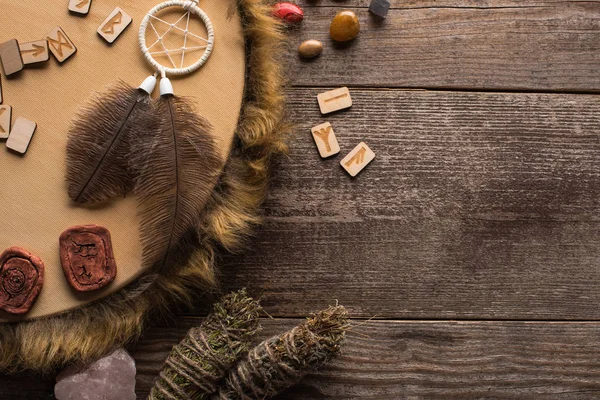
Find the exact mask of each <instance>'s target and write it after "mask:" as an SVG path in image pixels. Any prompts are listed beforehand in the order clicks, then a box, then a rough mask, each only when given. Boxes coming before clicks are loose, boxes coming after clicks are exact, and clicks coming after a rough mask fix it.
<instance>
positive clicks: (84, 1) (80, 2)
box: [69, 0, 92, 15]
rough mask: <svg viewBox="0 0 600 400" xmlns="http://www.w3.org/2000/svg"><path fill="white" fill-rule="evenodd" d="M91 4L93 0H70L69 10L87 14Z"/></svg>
mask: <svg viewBox="0 0 600 400" xmlns="http://www.w3.org/2000/svg"><path fill="white" fill-rule="evenodd" d="M91 6H92V0H69V11H71V12H73V13H75V14H82V15H87V14H88V13H89V12H90V7H91Z"/></svg>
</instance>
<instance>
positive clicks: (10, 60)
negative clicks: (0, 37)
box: [0, 39, 23, 75]
mask: <svg viewBox="0 0 600 400" xmlns="http://www.w3.org/2000/svg"><path fill="white" fill-rule="evenodd" d="M0 63H1V64H2V69H3V70H4V73H5V74H6V75H12V74H15V73H17V72H19V71H21V70H22V69H23V59H22V58H21V52H20V51H19V42H17V40H16V39H10V40H8V41H6V42H4V43H2V44H0Z"/></svg>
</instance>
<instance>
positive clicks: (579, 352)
mask: <svg viewBox="0 0 600 400" xmlns="http://www.w3.org/2000/svg"><path fill="white" fill-rule="evenodd" d="M300 322H301V319H283V320H271V319H264V320H263V321H262V324H263V326H264V330H263V331H262V332H261V333H260V337H259V338H258V340H262V339H265V338H267V337H270V336H273V335H276V334H279V333H282V332H284V331H285V330H287V329H290V328H292V327H293V326H294V325H296V324H298V323H300ZM200 323H201V319H200V318H197V317H193V318H181V319H180V320H179V321H178V323H177V326H171V327H157V328H154V329H152V330H150V331H149V332H148V333H147V335H146V337H145V338H144V339H143V340H142V342H141V343H139V344H138V345H137V346H136V347H135V348H134V349H133V350H132V355H133V356H134V357H135V359H136V363H137V373H138V375H137V393H138V398H139V399H145V398H146V396H147V394H148V392H149V391H150V388H151V387H152V384H153V382H154V379H155V378H156V376H157V375H158V372H159V370H160V368H161V367H162V363H163V362H164V360H165V359H166V357H167V355H168V353H169V351H170V349H171V347H172V346H174V345H175V344H177V343H178V342H179V341H180V340H181V339H182V338H183V336H184V335H185V333H186V331H187V330H188V329H189V328H190V327H192V326H196V325H199V324H200ZM354 325H355V326H354V328H353V329H352V331H351V332H350V333H349V335H348V340H347V342H346V345H345V347H344V352H343V353H342V355H341V356H340V357H338V358H337V359H335V360H334V361H333V363H332V364H330V365H328V366H326V367H325V368H323V369H321V370H320V371H318V373H316V374H311V375H309V376H308V377H307V378H306V379H305V380H304V381H303V382H301V383H300V384H299V385H298V386H297V387H295V388H294V390H290V391H288V392H287V393H285V394H282V395H281V396H279V398H278V399H280V400H283V399H333V398H335V399H390V400H391V399H403V398H418V399H421V398H427V399H475V398H490V399H491V398H503V399H509V398H510V399H513V398H520V399H522V398H528V399H533V398H558V399H591V398H595V397H597V396H598V395H599V393H600V361H599V360H600V335H599V333H600V323H597V322H590V323H584V322H578V323H536V322H453V321H370V322H366V323H365V322H364V321H359V320H355V321H354ZM52 382H53V379H52V378H47V379H38V378H36V379H33V378H32V377H29V376H21V377H17V378H7V377H0V398H10V399H11V400H13V399H17V400H20V399H27V400H36V399H49V398H52V397H51V393H52V387H53V383H52ZM25 385H26V387H27V390H26V391H24V390H23V387H24V386H25ZM5 396H6V397H5Z"/></svg>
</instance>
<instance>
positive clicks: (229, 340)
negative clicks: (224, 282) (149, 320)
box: [149, 290, 261, 400]
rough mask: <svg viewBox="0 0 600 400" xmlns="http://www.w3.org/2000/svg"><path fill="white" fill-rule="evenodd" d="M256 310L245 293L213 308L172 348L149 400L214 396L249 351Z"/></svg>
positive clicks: (255, 322)
mask: <svg viewBox="0 0 600 400" xmlns="http://www.w3.org/2000/svg"><path fill="white" fill-rule="evenodd" d="M260 310H261V308H260V305H259V304H258V302H257V301H254V300H253V299H252V298H250V297H248V295H247V294H246V291H245V290H241V291H239V292H235V293H232V294H229V295H227V296H225V297H224V298H223V299H222V300H221V301H220V302H219V303H217V304H215V306H214V307H213V311H212V312H211V314H210V315H209V316H208V317H207V318H206V319H205V320H204V322H203V323H202V325H200V326H199V327H197V328H192V329H191V330H190V331H189V332H188V334H187V336H186V337H185V338H184V339H183V341H181V343H179V344H178V345H176V346H175V347H173V349H172V350H171V354H170V355H169V357H168V358H167V360H166V361H165V365H164V367H163V369H162V371H161V373H160V376H159V378H158V380H157V381H156V383H155V385H154V387H153V388H152V391H151V393H150V396H149V399H151V400H166V399H170V400H181V399H204V398H207V396H208V394H210V393H214V392H215V391H216V390H217V383H218V381H219V380H221V379H222V378H223V376H224V375H225V374H226V371H227V370H228V369H229V368H230V367H231V366H232V365H233V363H235V361H236V360H237V359H238V358H240V357H241V356H242V355H243V354H244V353H246V352H247V351H248V350H249V348H250V341H251V340H252V338H253V337H254V335H255V334H256V332H257V331H258V329H259V312H260Z"/></svg>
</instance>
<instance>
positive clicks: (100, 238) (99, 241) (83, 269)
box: [60, 225, 117, 292]
mask: <svg viewBox="0 0 600 400" xmlns="http://www.w3.org/2000/svg"><path fill="white" fill-rule="evenodd" d="M60 261H61V264H62V268H63V272H64V273H65V277H66V278H67V281H68V282H69V284H70V285H71V286H72V287H73V288H74V289H75V290H77V291H79V292H89V291H92V290H98V289H101V288H103V287H105V286H106V285H108V284H109V283H111V282H112V281H114V280H115V277H116V275H117V265H116V262H115V257H114V254H113V249H112V243H111V239H110V233H109V231H108V229H106V228H103V227H101V226H97V225H80V226H74V227H72V228H69V229H67V230H66V231H64V232H63V233H62V235H61V236H60Z"/></svg>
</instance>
